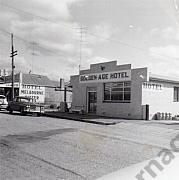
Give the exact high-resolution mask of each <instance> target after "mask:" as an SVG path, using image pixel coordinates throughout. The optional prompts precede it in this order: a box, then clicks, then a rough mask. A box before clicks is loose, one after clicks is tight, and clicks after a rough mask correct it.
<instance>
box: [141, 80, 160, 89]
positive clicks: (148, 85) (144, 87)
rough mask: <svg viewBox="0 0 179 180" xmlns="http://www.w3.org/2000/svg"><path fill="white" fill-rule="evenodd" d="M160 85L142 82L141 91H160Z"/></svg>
mask: <svg viewBox="0 0 179 180" xmlns="http://www.w3.org/2000/svg"><path fill="white" fill-rule="evenodd" d="M162 88H163V86H162V84H157V83H152V82H143V89H149V90H162Z"/></svg>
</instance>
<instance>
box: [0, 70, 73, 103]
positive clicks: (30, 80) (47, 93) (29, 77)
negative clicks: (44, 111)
mask: <svg viewBox="0 0 179 180" xmlns="http://www.w3.org/2000/svg"><path fill="white" fill-rule="evenodd" d="M11 78H12V77H11V76H6V77H5V78H4V82H3V83H1V84H0V89H1V91H0V92H1V94H2V92H3V94H4V95H6V96H7V98H8V100H10V97H11V93H12V89H11V87H12V83H11V81H12V79H11ZM63 88H64V82H63V84H61V90H63ZM59 89H60V81H59V82H58V81H52V80H50V79H49V78H48V77H47V76H43V75H39V74H25V73H18V74H16V75H15V76H14V91H15V96H26V97H31V98H32V99H33V101H34V102H37V103H43V104H47V105H52V104H53V105H60V102H62V101H64V92H63V91H59ZM57 90H58V91H57ZM68 96H69V97H70V96H71V95H70V94H69V93H67V99H68V100H69V101H70V98H68Z"/></svg>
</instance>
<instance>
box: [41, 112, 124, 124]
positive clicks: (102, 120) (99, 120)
mask: <svg viewBox="0 0 179 180" xmlns="http://www.w3.org/2000/svg"><path fill="white" fill-rule="evenodd" d="M44 116H47V117H52V118H61V119H69V120H74V121H80V122H86V123H93V124H99V125H115V124H118V123H120V122H122V119H115V118H109V117H103V116H97V115H81V114H77V113H62V112H59V111H48V112H45V113H44Z"/></svg>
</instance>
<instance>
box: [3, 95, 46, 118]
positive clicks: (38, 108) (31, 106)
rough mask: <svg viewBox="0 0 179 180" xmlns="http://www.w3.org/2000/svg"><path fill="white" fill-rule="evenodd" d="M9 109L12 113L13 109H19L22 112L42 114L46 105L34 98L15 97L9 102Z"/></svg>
mask: <svg viewBox="0 0 179 180" xmlns="http://www.w3.org/2000/svg"><path fill="white" fill-rule="evenodd" d="M7 110H8V111H9V113H10V114H12V113H13V111H18V112H20V113H21V114H23V115H25V114H36V115H38V116H40V115H41V114H43V113H44V106H43V105H41V104H36V103H33V102H32V99H31V98H29V97H21V96H18V97H15V98H14V99H13V101H10V102H9V103H8V107H7Z"/></svg>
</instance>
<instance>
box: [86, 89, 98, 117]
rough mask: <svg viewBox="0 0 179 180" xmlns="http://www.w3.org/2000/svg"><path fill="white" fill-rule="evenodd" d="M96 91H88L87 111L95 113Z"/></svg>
mask: <svg viewBox="0 0 179 180" xmlns="http://www.w3.org/2000/svg"><path fill="white" fill-rule="evenodd" d="M96 107H97V92H95V91H93V92H88V113H93V114H95V113H96Z"/></svg>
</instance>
